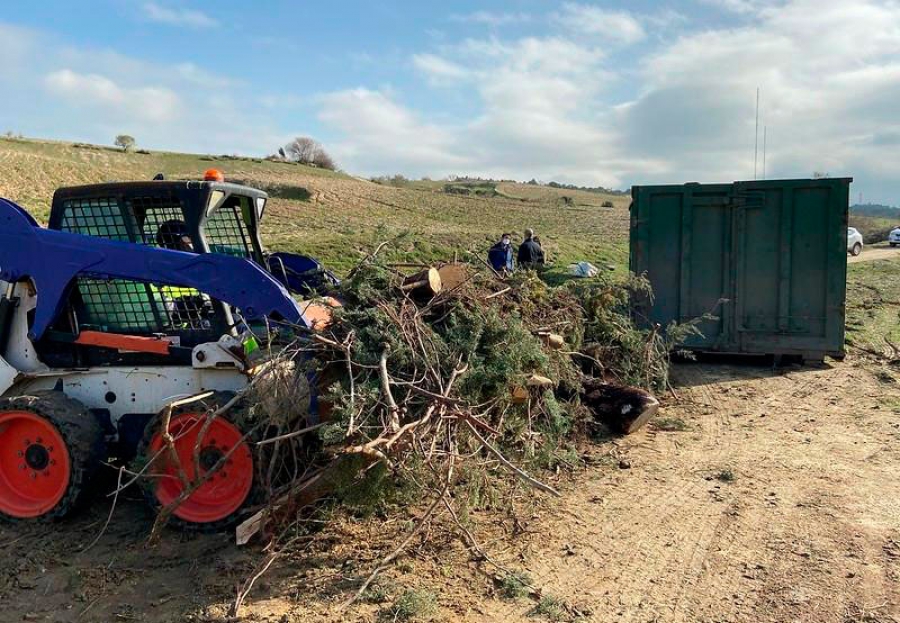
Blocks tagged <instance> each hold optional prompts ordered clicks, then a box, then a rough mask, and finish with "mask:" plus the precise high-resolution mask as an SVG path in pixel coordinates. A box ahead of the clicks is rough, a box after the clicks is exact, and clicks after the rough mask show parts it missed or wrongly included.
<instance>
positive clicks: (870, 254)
mask: <svg viewBox="0 0 900 623" xmlns="http://www.w3.org/2000/svg"><path fill="white" fill-rule="evenodd" d="M898 255H900V249H895V248H892V247H880V246H879V247H866V248H865V249H863V252H862V253H860V254H859V255H857V256H856V257H853V256H852V255H851V256H849V257H848V258H847V262H848V263H849V264H855V263H857V262H874V261H875V260H886V259H890V258H892V257H897V256H898Z"/></svg>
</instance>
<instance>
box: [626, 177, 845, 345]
mask: <svg viewBox="0 0 900 623" xmlns="http://www.w3.org/2000/svg"><path fill="white" fill-rule="evenodd" d="M852 181H853V180H852V179H850V178H839V179H819V180H766V181H754V182H735V183H733V184H696V183H694V184H685V185H682V186H635V187H634V188H632V203H631V270H632V272H634V273H635V274H646V275H647V277H648V278H649V279H650V283H651V285H652V286H653V297H652V299H648V298H647V297H643V298H636V299H635V301H634V309H633V311H634V314H635V317H636V318H637V319H638V321H639V322H643V323H646V324H649V325H656V324H658V325H661V326H662V327H665V326H667V325H668V324H669V323H671V322H672V321H677V322H687V321H691V320H695V319H698V318H701V317H703V316H705V315H706V316H712V317H708V318H706V319H704V320H702V321H700V322H699V324H698V328H699V330H700V331H701V332H702V334H703V335H702V337H701V336H695V337H692V338H689V339H688V340H687V342H686V343H685V344H684V347H685V348H688V349H691V350H696V351H710V352H722V353H740V354H771V355H776V356H781V355H795V356H798V357H800V358H802V359H804V360H821V359H823V358H824V356H825V355H829V356H831V357H835V358H842V357H843V356H844V303H845V301H846V285H847V212H848V207H847V206H848V200H849V193H850V182H852Z"/></svg>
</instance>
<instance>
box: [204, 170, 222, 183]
mask: <svg viewBox="0 0 900 623" xmlns="http://www.w3.org/2000/svg"><path fill="white" fill-rule="evenodd" d="M203 181H205V182H224V181H225V175H224V174H223V173H222V172H221V171H219V170H218V169H207V170H206V173H204V174H203Z"/></svg>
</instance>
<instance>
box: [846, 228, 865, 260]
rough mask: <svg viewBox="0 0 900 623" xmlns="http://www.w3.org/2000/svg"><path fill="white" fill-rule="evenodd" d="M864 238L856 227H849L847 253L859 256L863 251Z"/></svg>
mask: <svg viewBox="0 0 900 623" xmlns="http://www.w3.org/2000/svg"><path fill="white" fill-rule="evenodd" d="M862 248H863V238H862V234H861V233H859V232H858V231H857V229H856V228H855V227H848V228H847V253H849V254H850V255H852V256H854V257H855V256H857V255H859V254H860V253H862Z"/></svg>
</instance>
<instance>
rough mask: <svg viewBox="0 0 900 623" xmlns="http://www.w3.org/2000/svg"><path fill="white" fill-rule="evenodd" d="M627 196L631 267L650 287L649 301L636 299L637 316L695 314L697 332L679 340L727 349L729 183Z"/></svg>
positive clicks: (688, 317)
mask: <svg viewBox="0 0 900 623" xmlns="http://www.w3.org/2000/svg"><path fill="white" fill-rule="evenodd" d="M634 197H635V203H634V205H633V206H632V219H633V223H632V232H634V236H633V240H632V259H631V266H632V269H633V270H635V272H638V273H644V272H645V273H646V274H648V275H649V276H650V280H651V281H650V282H651V286H652V287H653V304H652V305H650V304H649V303H645V304H642V305H637V306H636V311H637V313H638V316H639V317H638V320H646V319H649V320H650V322H651V323H655V324H659V325H662V326H663V327H665V326H666V325H667V324H668V323H669V322H670V321H672V320H673V319H674V320H677V321H678V322H681V323H684V322H691V321H694V322H697V323H698V324H697V327H698V329H699V330H700V332H701V333H702V335H699V336H693V337H691V338H690V339H688V340H687V341H686V342H685V344H684V345H685V346H687V347H692V348H700V349H706V350H724V349H727V348H728V347H729V345H730V344H731V342H732V335H733V326H734V317H733V305H732V304H731V301H732V299H733V298H734V297H733V290H734V279H733V277H732V273H733V248H732V247H733V242H732V241H733V224H732V219H733V216H732V214H733V206H732V199H731V185H730V184H729V185H704V186H701V185H699V184H688V185H685V186H669V187H644V188H638V189H636V192H635V193H634ZM641 315H643V316H644V318H641V317H640V316H641Z"/></svg>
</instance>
